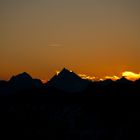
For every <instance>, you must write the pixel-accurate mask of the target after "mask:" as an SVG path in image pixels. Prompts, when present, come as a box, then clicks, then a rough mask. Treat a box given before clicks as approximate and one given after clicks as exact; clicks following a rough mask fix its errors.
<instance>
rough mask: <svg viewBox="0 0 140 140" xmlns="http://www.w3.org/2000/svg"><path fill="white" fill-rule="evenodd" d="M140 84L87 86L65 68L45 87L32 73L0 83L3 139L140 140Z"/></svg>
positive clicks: (124, 82) (108, 82) (122, 82)
mask: <svg viewBox="0 0 140 140" xmlns="http://www.w3.org/2000/svg"><path fill="white" fill-rule="evenodd" d="M139 97H140V80H137V81H135V82H132V81H129V80H127V79H125V78H124V77H122V78H121V79H119V80H117V81H115V82H114V81H112V80H105V81H94V82H91V81H88V80H83V79H81V78H80V77H79V76H78V75H76V74H75V73H73V72H70V71H69V70H67V69H63V70H62V71H61V72H60V73H59V74H58V75H55V76H54V77H53V78H52V79H51V80H50V81H49V82H47V83H45V84H43V83H42V82H41V81H40V80H38V79H33V78H32V77H31V76H30V75H29V74H27V73H22V74H19V75H17V76H13V77H12V78H11V79H10V80H9V81H0V114H1V115H0V116H1V125H0V127H1V131H0V132H1V136H2V135H4V136H11V137H13V136H14V137H15V136H19V137H23V136H44V137H45V138H46V139H48V140H51V139H64V140H71V139H76V140H127V139H132V140H133V139H135V140H136V139H140V134H139V132H140V128H139V127H140V104H139Z"/></svg>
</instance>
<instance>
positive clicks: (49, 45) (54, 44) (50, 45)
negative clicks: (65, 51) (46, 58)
mask: <svg viewBox="0 0 140 140" xmlns="http://www.w3.org/2000/svg"><path fill="white" fill-rule="evenodd" d="M61 46H62V44H59V43H50V44H48V47H61Z"/></svg>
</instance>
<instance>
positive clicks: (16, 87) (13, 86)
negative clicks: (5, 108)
mask: <svg viewBox="0 0 140 140" xmlns="http://www.w3.org/2000/svg"><path fill="white" fill-rule="evenodd" d="M42 86H43V84H42V82H41V81H40V80H39V79H33V78H32V77H31V76H30V75H29V74H28V73H26V72H24V73H21V74H19V75H16V76H13V77H12V78H11V79H10V80H9V89H10V90H11V91H14V92H16V91H22V90H29V89H36V88H41V87H42Z"/></svg>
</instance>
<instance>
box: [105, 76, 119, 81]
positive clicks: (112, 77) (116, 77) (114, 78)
mask: <svg viewBox="0 0 140 140" xmlns="http://www.w3.org/2000/svg"><path fill="white" fill-rule="evenodd" d="M105 79H111V80H113V81H116V80H118V79H120V78H119V77H118V76H115V75H114V76H105Z"/></svg>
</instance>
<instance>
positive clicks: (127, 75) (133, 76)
mask: <svg viewBox="0 0 140 140" xmlns="http://www.w3.org/2000/svg"><path fill="white" fill-rule="evenodd" d="M122 76H123V77H125V78H127V79H128V80H132V81H135V80H138V79H140V73H134V72H131V71H125V72H123V73H122Z"/></svg>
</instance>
